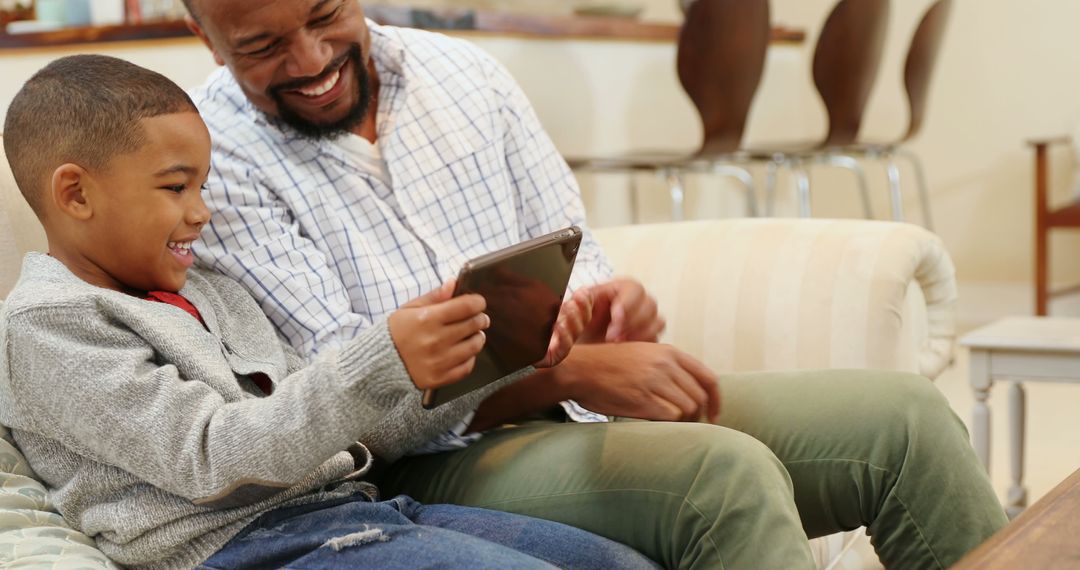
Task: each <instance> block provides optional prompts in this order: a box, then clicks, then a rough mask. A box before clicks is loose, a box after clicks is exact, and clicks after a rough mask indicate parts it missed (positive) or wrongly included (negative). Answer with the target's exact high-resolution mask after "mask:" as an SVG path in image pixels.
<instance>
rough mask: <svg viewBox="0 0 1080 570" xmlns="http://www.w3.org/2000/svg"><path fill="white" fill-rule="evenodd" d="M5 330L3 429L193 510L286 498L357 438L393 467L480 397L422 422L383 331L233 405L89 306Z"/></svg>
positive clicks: (34, 317)
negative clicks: (248, 491)
mask: <svg viewBox="0 0 1080 570" xmlns="http://www.w3.org/2000/svg"><path fill="white" fill-rule="evenodd" d="M8 324H9V328H8V333H9V336H8V341H9V342H8V346H7V347H6V349H7V354H6V359H7V361H8V363H9V374H8V375H7V376H6V377H4V378H0V383H3V384H6V385H0V395H2V396H3V397H4V399H5V400H6V402H5V406H3V407H2V408H3V410H4V417H2V418H0V420H2V421H3V422H4V423H6V424H8V425H9V426H10V427H12V428H14V429H22V430H27V431H32V432H34V433H37V434H39V435H41V436H44V437H47V438H51V439H54V440H56V441H58V442H60V443H61V444H62V445H64V446H66V447H68V448H69V449H71V450H72V451H74V452H76V453H79V454H81V455H85V456H87V457H89V458H91V459H93V460H95V461H98V462H101V463H105V464H109V465H113V466H116V467H119V468H121V469H124V470H126V471H128V472H130V473H132V474H133V475H135V476H136V477H139V478H140V479H143V480H145V481H147V482H148V483H150V484H152V485H154V486H156V487H158V488H161V489H163V490H165V491H168V492H170V493H173V494H176V495H179V496H183V497H185V498H187V499H189V500H192V501H197V502H201V501H202V500H208V499H214V500H217V499H225V498H227V497H228V495H229V494H230V492H231V491H233V490H237V489H238V488H240V487H242V486H243V484H245V483H246V484H249V485H250V484H252V482H254V483H255V484H256V485H259V486H262V487H266V488H271V489H274V490H280V489H282V488H287V487H290V486H292V485H294V484H296V483H297V482H299V481H300V480H301V479H303V478H304V477H305V476H307V475H309V474H311V473H312V472H313V471H314V470H315V469H316V468H318V467H319V466H320V465H321V464H322V463H323V462H325V461H327V460H328V459H330V458H331V457H332V456H333V455H334V454H336V453H338V452H340V451H342V450H344V449H346V448H347V447H349V446H350V445H351V444H353V443H354V442H355V441H357V440H360V441H362V442H364V443H365V444H366V445H367V446H368V447H369V449H371V450H372V451H373V452H374V453H376V454H381V455H384V456H387V457H386V458H388V459H394V458H396V456H398V455H400V454H401V453H403V452H404V451H405V450H407V449H409V448H411V447H412V446H415V445H418V444H419V443H421V442H423V441H426V440H427V439H430V437H432V434H434V433H438V432H439V431H441V430H444V429H446V428H447V427H448V426H449V425H451V424H453V423H454V422H455V421H458V420H459V419H460V417H461V415H462V414H463V411H462V407H464V406H469V405H475V403H476V400H475V398H479V397H482V396H483V395H486V392H481V393H480V394H478V395H476V396H475V397H471V398H470V397H465V398H461V400H462V402H461V403H460V404H458V403H456V402H455V403H452V404H447V405H446V406H443V407H442V408H445V409H440V410H438V411H437V412H436V413H433V412H426V411H423V410H422V409H421V408H420V405H419V398H420V393H419V391H418V390H416V388H415V387H414V386H413V384H412V381H411V380H410V379H409V377H408V375H407V374H406V372H405V369H404V367H403V365H402V363H401V360H400V358H399V357H398V355H397V352H396V350H395V348H394V345H393V343H392V342H391V340H390V337H389V334H388V332H387V329H386V325H385V323H380V324H378V325H375V326H372V327H370V328H369V329H368V330H367V331H365V333H363V334H362V335H360V336H359V337H357V338H356V339H355V340H353V341H351V342H349V343H347V344H346V345H345V346H343V347H342V349H341V350H340V351H333V352H330V353H328V354H325V355H322V356H320V357H319V358H317V359H316V360H315V361H314V362H312V363H311V364H310V365H308V366H306V367H305V368H303V369H301V370H299V371H298V372H296V373H295V374H292V375H290V376H289V377H287V378H285V379H284V380H283V381H282V382H280V383H279V384H278V385H277V386H276V390H275V392H274V394H273V395H271V396H268V397H263V398H245V399H243V400H241V401H238V402H226V401H225V400H224V399H223V397H222V396H221V394H219V393H218V392H216V391H215V390H213V389H212V388H211V387H210V386H209V385H208V384H206V383H204V382H200V381H197V380H189V379H185V378H183V377H181V376H180V375H179V373H178V370H177V368H176V366H173V365H171V364H166V363H161V362H160V356H159V355H158V354H155V352H154V351H153V350H152V349H151V348H150V347H149V346H148V345H147V344H146V342H145V341H143V340H142V339H141V338H140V337H139V336H137V335H136V334H135V333H133V332H131V331H129V330H127V329H123V328H120V327H117V326H115V325H114V324H111V323H110V322H108V321H106V320H105V319H103V318H100V317H97V318H95V315H93V313H92V309H90V308H89V307H79V308H78V309H77V310H76V309H75V308H71V307H50V308H42V309H35V310H33V311H29V312H23V313H20V314H17V315H12V316H11V318H10V319H9V321H8ZM454 404H457V405H454Z"/></svg>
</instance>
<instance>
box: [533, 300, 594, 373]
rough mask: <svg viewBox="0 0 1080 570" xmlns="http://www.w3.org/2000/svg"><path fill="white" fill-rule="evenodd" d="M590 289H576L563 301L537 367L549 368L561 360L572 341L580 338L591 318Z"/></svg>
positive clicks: (572, 343) (570, 346)
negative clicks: (567, 299)
mask: <svg viewBox="0 0 1080 570" xmlns="http://www.w3.org/2000/svg"><path fill="white" fill-rule="evenodd" d="M592 311H593V292H592V289H589V288H585V289H578V290H577V291H574V295H573V296H572V297H571V298H570V300H569V301H567V302H565V303H563V305H562V308H561V309H560V310H559V318H558V319H556V321H555V331H554V332H553V333H552V334H551V342H550V343H549V344H548V349H547V354H546V355H544V359H543V360H541V361H540V362H537V363H536V364H535V365H534V366H536V367H537V368H549V367H552V366H555V365H556V364H558V363H560V362H562V361H563V359H564V358H566V355H567V354H570V349H571V348H573V346H574V343H575V342H577V340H578V339H579V338H581V335H582V333H584V332H585V327H586V325H587V324H588V323H589V321H590V320H592Z"/></svg>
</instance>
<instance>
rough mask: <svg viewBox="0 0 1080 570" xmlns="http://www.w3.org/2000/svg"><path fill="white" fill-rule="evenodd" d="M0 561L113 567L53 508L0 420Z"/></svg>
mask: <svg viewBox="0 0 1080 570" xmlns="http://www.w3.org/2000/svg"><path fill="white" fill-rule="evenodd" d="M0 567H4V568H52V569H56V570H61V569H76V568H78V569H95V568H118V567H117V566H116V565H115V564H113V563H112V562H111V561H110V560H109V559H108V558H106V557H105V555H104V554H102V553H101V551H99V550H98V549H97V548H96V547H95V545H94V541H93V540H90V538H89V537H87V536H86V535H85V534H83V533H81V532H79V531H77V530H74V529H72V528H71V527H70V526H69V525H68V524H67V522H65V521H64V518H63V517H61V516H60V515H59V514H57V513H56V511H55V510H54V509H53V508H52V504H51V503H49V498H48V494H47V493H46V491H45V487H44V486H42V484H41V483H40V482H38V481H37V479H36V478H35V476H34V472H33V470H31V469H30V466H29V465H28V464H27V462H26V458H25V457H23V455H22V453H20V452H19V450H18V448H16V447H15V442H14V441H13V440H12V439H11V434H10V433H9V432H8V430H7V428H5V427H3V426H0Z"/></svg>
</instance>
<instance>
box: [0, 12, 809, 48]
mask: <svg viewBox="0 0 1080 570" xmlns="http://www.w3.org/2000/svg"><path fill="white" fill-rule="evenodd" d="M364 11H365V14H366V15H367V16H368V17H369V18H371V19H372V20H374V21H376V22H378V23H380V24H388V25H394V26H404V27H414V28H421V29H426V30H435V31H444V32H445V31H453V32H479V33H485V34H489V33H490V34H510V35H515V36H522V37H531V38H548V39H568V38H586V39H611V40H621V41H655V42H671V41H675V39H676V38H677V37H678V33H679V26H678V25H676V24H665V23H658V22H643V21H639V20H636V19H631V18H617V17H597V16H573V15H542V14H525V13H513V12H497V11H482V10H422V9H416V8H408V7H398V6H379V5H372V6H367V7H365V8H364ZM191 35H192V34H191V32H190V31H189V30H188V29H187V26H186V25H185V24H184V22H182V21H169V22H154V23H144V24H129V25H116V26H95V27H82V28H61V29H58V30H51V31H47V32H30V33H24V34H3V33H0V49H15V48H35V47H50V46H63V45H70V44H86V43H97V42H118V41H130V40H150V39H161V38H183V37H191ZM805 36H806V34H805V33H804V32H803V31H802V30H797V29H792V28H784V27H777V28H773V33H772V40H773V41H774V42H781V43H802V42H803V41H804V40H805Z"/></svg>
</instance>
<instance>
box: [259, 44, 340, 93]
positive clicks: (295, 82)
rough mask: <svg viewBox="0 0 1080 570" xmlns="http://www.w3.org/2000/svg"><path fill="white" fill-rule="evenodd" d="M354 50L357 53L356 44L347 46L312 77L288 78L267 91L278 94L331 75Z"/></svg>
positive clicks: (315, 82)
mask: <svg viewBox="0 0 1080 570" xmlns="http://www.w3.org/2000/svg"><path fill="white" fill-rule="evenodd" d="M354 52H356V54H357V55H359V48H358V47H356V46H353V47H351V48H349V50H348V51H346V52H345V53H343V54H341V55H339V56H337V57H336V58H334V59H333V61H331V62H330V63H328V64H326V68H324V69H323V71H322V72H320V73H319V74H318V75H315V76H312V77H301V78H299V79H290V80H289V81H284V82H282V83H278V84H276V85H271V86H270V88H269V89H267V91H269V92H270V94H272V95H278V94H280V93H282V92H283V91H293V90H296V89H299V88H301V87H306V86H308V85H311V84H313V83H314V84H317V83H319V82H320V81H321V80H323V79H326V78H327V77H330V75H332V74H333V73H334V72H335V71H337V70H339V69H341V66H343V65H345V62H346V61H347V60H349V59H350V58H352V57H353V54H354Z"/></svg>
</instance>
